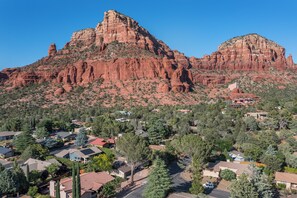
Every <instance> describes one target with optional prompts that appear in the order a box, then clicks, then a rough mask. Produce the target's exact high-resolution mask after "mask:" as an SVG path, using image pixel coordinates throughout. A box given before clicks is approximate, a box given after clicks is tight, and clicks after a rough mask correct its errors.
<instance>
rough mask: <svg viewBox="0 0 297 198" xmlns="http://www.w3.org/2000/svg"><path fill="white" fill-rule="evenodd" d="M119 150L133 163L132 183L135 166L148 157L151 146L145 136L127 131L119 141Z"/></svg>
mask: <svg viewBox="0 0 297 198" xmlns="http://www.w3.org/2000/svg"><path fill="white" fill-rule="evenodd" d="M117 150H118V152H119V153H121V154H122V155H124V156H125V157H126V159H127V161H128V163H129V164H130V165H131V183H133V182H134V168H135V166H136V164H137V163H138V162H142V161H143V160H145V159H147V156H148V154H149V148H148V145H147V143H146V141H145V140H144V138H142V137H140V136H137V135H135V134H133V133H126V134H124V135H123V136H122V137H120V138H119V139H118V141H117Z"/></svg>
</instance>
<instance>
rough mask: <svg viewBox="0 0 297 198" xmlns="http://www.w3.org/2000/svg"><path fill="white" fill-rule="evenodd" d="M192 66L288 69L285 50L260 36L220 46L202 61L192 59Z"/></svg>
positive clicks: (251, 35) (236, 39)
mask: <svg viewBox="0 0 297 198" xmlns="http://www.w3.org/2000/svg"><path fill="white" fill-rule="evenodd" d="M191 63H192V65H193V66H194V67H195V68H199V69H208V70H225V69H231V70H254V71H261V70H267V69H269V68H270V67H274V68H276V69H280V70H283V69H286V68H287V66H290V64H291V63H287V60H286V57H285V49H284V48H283V47H281V46H280V45H278V44H276V43H275V42H273V41H270V40H268V39H266V38H264V37H262V36H260V35H258V34H248V35H245V36H240V37H235V38H233V39H230V40H228V41H226V42H224V43H223V44H221V45H220V46H219V49H218V51H217V52H214V53H212V54H211V55H207V56H204V57H203V58H201V59H192V61H191Z"/></svg>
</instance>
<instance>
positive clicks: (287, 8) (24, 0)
mask: <svg viewBox="0 0 297 198" xmlns="http://www.w3.org/2000/svg"><path fill="white" fill-rule="evenodd" d="M110 9H115V10H118V11H119V12H122V13H123V14H126V15H128V16H130V17H132V18H134V19H135V20H137V21H138V22H139V23H140V25H142V26H143V27H145V28H146V29H148V30H149V31H150V32H151V33H152V34H153V35H155V36H156V37H157V38H158V39H160V40H163V41H164V42H165V43H167V44H168V45H169V46H170V47H171V48H172V49H177V50H179V51H181V52H184V53H185V54H186V55H187V56H196V57H201V56H203V55H204V54H210V53H211V52H213V51H215V50H216V49H217V47H218V45H219V44H220V43H222V42H224V41H225V40H227V39H229V38H232V37H234V36H238V35H243V34H247V33H258V34H261V35H263V36H265V37H267V38H269V39H271V40H274V41H276V42H277V43H279V44H280V45H282V46H283V47H285V48H286V49H287V55H289V54H290V53H291V54H293V57H295V59H296V60H297V11H296V10H297V1H296V0H281V1H280V0H249V1H244V0H146V1H145V0H84V1H83V0H0V27H1V29H0V41H1V43H0V70H1V69H3V68H5V67H15V66H23V65H26V64H30V63H32V62H34V61H36V60H38V59H40V58H41V57H43V56H46V55H47V50H48V46H49V44H50V43H52V42H54V43H56V44H57V47H58V48H59V49H60V48H62V47H63V46H64V44H65V43H66V42H67V41H69V39H70V37H71V35H72V33H73V32H74V31H76V30H80V29H84V28H89V27H95V26H96V24H97V23H98V22H100V21H101V20H102V18H103V12H104V11H107V10H110ZM295 62H297V61H295Z"/></svg>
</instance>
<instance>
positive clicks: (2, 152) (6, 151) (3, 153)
mask: <svg viewBox="0 0 297 198" xmlns="http://www.w3.org/2000/svg"><path fill="white" fill-rule="evenodd" d="M13 155H14V152H13V150H12V149H10V148H6V147H0V158H2V159H3V158H8V157H12V156H13Z"/></svg>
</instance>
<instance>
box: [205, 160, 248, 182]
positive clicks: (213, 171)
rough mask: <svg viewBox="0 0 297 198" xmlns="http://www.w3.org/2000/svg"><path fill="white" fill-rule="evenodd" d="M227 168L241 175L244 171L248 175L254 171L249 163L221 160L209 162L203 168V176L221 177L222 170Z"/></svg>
mask: <svg viewBox="0 0 297 198" xmlns="http://www.w3.org/2000/svg"><path fill="white" fill-rule="evenodd" d="M225 169H228V170H231V171H233V172H234V173H235V174H236V176H240V175H241V174H243V173H245V174H248V175H250V174H251V173H252V171H251V170H250V169H249V164H240V163H233V162H224V161H220V162H218V163H209V164H208V167H207V168H206V169H205V170H203V176H205V177H206V176H208V177H216V178H219V177H220V171H222V170H225Z"/></svg>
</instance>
